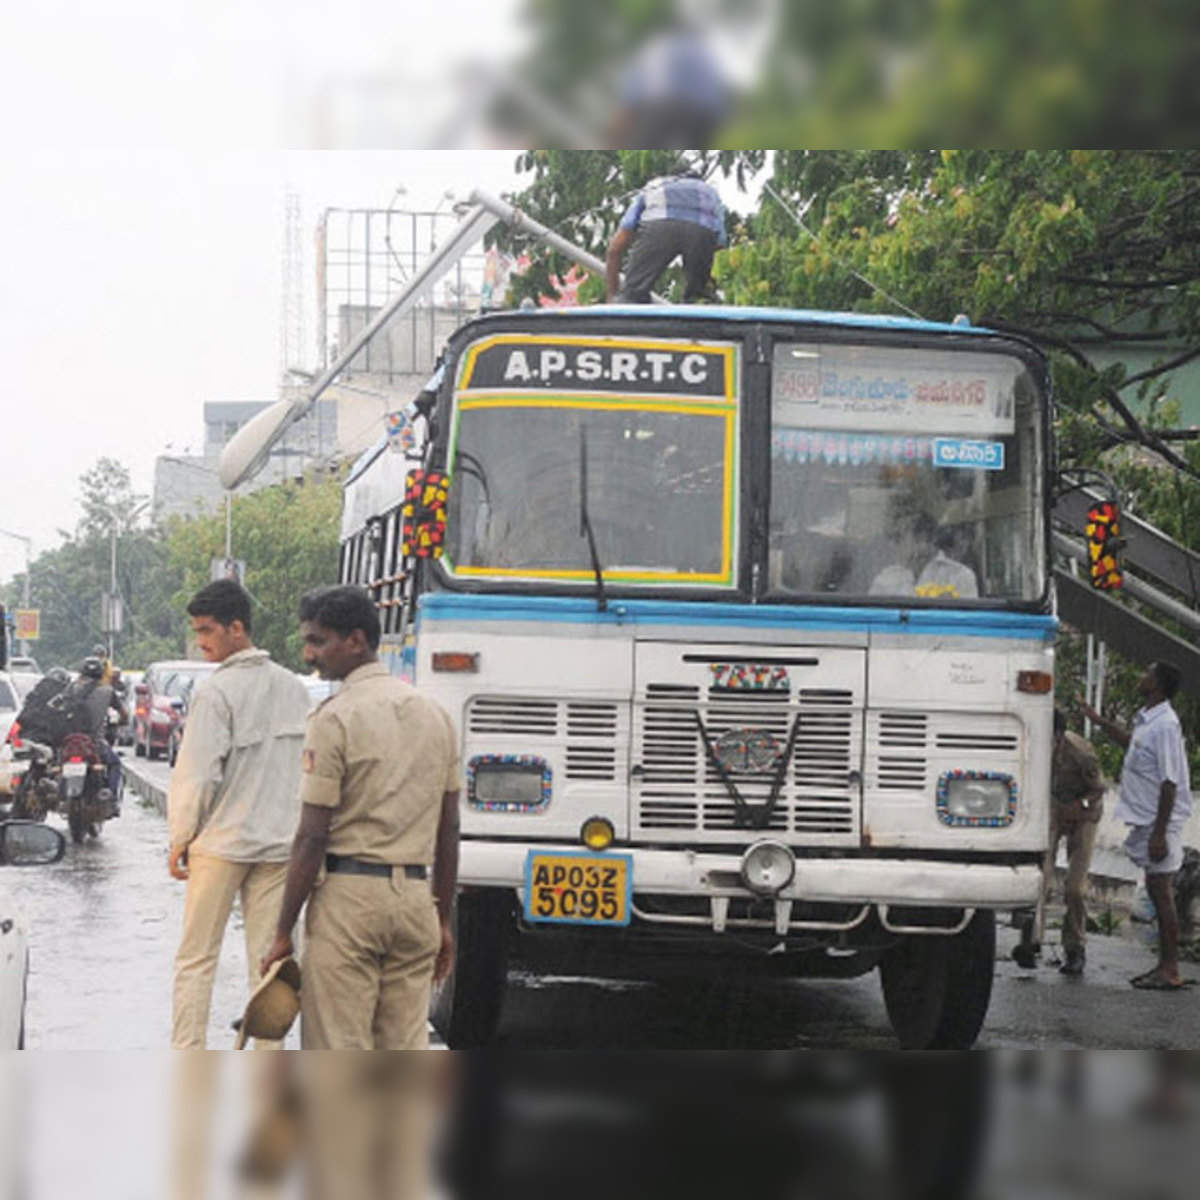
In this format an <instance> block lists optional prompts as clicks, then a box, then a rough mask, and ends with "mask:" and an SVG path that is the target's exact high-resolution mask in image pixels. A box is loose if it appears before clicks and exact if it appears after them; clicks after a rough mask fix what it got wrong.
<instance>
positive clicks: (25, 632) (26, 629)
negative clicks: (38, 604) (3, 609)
mask: <svg viewBox="0 0 1200 1200" xmlns="http://www.w3.org/2000/svg"><path fill="white" fill-rule="evenodd" d="M41 619H42V610H41V609H40V608H14V609H13V634H14V636H15V637H17V638H18V639H20V640H21V641H23V642H36V641H37V640H38V638H39V637H40V636H41Z"/></svg>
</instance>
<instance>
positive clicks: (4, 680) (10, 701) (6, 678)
mask: <svg viewBox="0 0 1200 1200" xmlns="http://www.w3.org/2000/svg"><path fill="white" fill-rule="evenodd" d="M20 711H21V697H20V695H19V694H18V692H17V689H16V686H15V684H14V683H13V680H12V676H10V675H9V674H8V673H7V672H6V671H0V743H3V742H4V740H5V738H7V737H8V731H9V730H10V729H11V728H12V724H13V722H14V721H15V720H16V719H17V713H19V712H20Z"/></svg>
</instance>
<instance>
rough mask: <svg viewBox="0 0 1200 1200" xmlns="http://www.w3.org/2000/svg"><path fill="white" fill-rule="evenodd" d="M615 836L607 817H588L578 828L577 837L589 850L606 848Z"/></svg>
mask: <svg viewBox="0 0 1200 1200" xmlns="http://www.w3.org/2000/svg"><path fill="white" fill-rule="evenodd" d="M616 836H617V834H616V830H615V829H613V824H612V822H611V821H610V820H609V819H608V818H607V817H588V819H587V820H586V821H584V823H583V826H582V828H581V829H580V830H579V839H580V841H582V842H583V844H584V845H585V846H586V847H587V848H588V849H589V850H607V849H608V848H609V846H611V845H612V844H613V838H615V837H616Z"/></svg>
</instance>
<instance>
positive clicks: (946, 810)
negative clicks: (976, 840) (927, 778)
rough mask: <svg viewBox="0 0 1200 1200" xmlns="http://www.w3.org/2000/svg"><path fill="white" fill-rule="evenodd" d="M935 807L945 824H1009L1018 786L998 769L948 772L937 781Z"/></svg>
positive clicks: (1014, 809) (1014, 806)
mask: <svg viewBox="0 0 1200 1200" xmlns="http://www.w3.org/2000/svg"><path fill="white" fill-rule="evenodd" d="M937 806H938V816H939V817H940V818H941V819H942V821H943V822H944V823H945V824H947V825H1010V824H1011V823H1012V819H1013V817H1014V815H1015V814H1016V809H1017V785H1016V782H1015V781H1014V780H1013V778H1012V776H1011V775H1004V774H1001V773H1000V772H997V771H951V772H949V773H948V774H946V775H943V776H942V778H941V779H940V780H939V781H938V800H937Z"/></svg>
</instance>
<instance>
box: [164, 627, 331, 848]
mask: <svg viewBox="0 0 1200 1200" xmlns="http://www.w3.org/2000/svg"><path fill="white" fill-rule="evenodd" d="M308 706H309V700H308V690H307V689H306V688H305V686H304V684H303V683H301V682H300V680H299V679H298V678H297V677H296V676H295V675H293V674H292V672H291V671H288V670H286V669H285V668H284V667H281V666H279V665H278V664H277V663H273V662H272V661H271V656H270V655H269V654H268V653H267V652H266V651H265V650H255V649H250V650H239V651H238V652H237V653H236V654H231V655H230V656H229V657H228V658H227V659H226V660H225V661H224V662H223V663H221V665H220V666H219V667H218V668H217V669H216V670H215V671H214V672H213V673H212V674H211V675H210V676H209V677H208V678H207V679H206V680H204V682H203V683H202V684H200V686H199V687H197V689H196V692H195V695H194V696H193V698H192V702H191V705H190V707H189V709H188V715H187V725H186V726H185V728H184V731H183V741H182V742H181V743H180V746H179V758H178V761H177V762H176V764H175V770H174V771H173V772H172V773H171V785H170V788H169V789H168V792H167V826H168V829H169V831H170V836H171V845H172V847H175V846H190V847H191V848H192V849H194V850H196V851H197V852H198V853H201V854H211V855H214V856H215V857H217V858H224V859H229V860H230V861H232V862H284V861H286V860H287V858H288V857H289V855H290V853H291V843H292V838H293V836H294V835H295V832H296V826H297V824H298V823H299V820H300V762H301V751H302V750H303V748H304V725H305V720H306V719H307V717H308Z"/></svg>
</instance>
